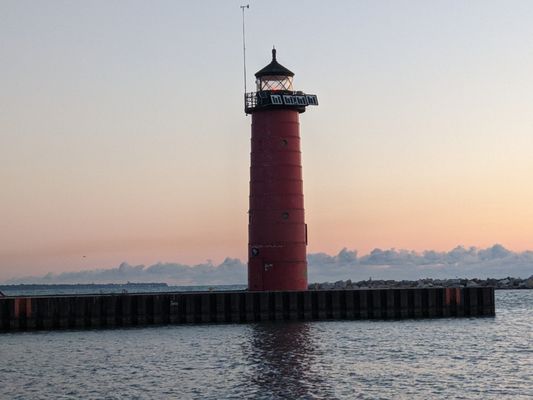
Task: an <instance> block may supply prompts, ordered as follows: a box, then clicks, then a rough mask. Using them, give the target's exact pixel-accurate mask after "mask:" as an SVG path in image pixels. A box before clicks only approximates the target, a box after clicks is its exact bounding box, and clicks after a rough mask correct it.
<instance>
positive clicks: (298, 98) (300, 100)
mask: <svg viewBox="0 0 533 400" xmlns="http://www.w3.org/2000/svg"><path fill="white" fill-rule="evenodd" d="M295 99H296V103H297V104H298V105H299V106H306V105H307V100H306V99H305V96H295Z"/></svg>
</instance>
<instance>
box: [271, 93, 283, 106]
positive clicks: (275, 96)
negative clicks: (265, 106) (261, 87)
mask: <svg viewBox="0 0 533 400" xmlns="http://www.w3.org/2000/svg"><path fill="white" fill-rule="evenodd" d="M270 101H271V102H272V104H283V100H282V99H281V96H280V95H279V94H271V95H270Z"/></svg>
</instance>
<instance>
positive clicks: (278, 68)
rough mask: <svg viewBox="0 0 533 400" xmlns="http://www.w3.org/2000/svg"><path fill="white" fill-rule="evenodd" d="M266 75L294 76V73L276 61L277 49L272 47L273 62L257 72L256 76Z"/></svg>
mask: <svg viewBox="0 0 533 400" xmlns="http://www.w3.org/2000/svg"><path fill="white" fill-rule="evenodd" d="M266 75H284V76H294V73H293V72H292V71H290V70H288V69H287V68H285V67H284V66H283V65H281V64H280V63H278V62H277V61H276V49H272V62H271V63H270V64H268V65H267V66H266V67H265V68H263V69H261V70H259V71H257V72H256V73H255V77H256V78H260V77H262V76H266Z"/></svg>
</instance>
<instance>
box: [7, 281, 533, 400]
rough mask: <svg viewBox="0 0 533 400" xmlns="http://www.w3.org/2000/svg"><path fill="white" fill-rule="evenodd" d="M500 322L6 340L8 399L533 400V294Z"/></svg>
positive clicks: (521, 294)
mask: <svg viewBox="0 0 533 400" xmlns="http://www.w3.org/2000/svg"><path fill="white" fill-rule="evenodd" d="M496 313H497V316H496V317H495V318H479V319H473V318H472V319H438V320H416V321H415V320H407V321H339V322H301V323H300V322H298V323H261V324H249V325H197V326H164V327H150V328H130V329H114V330H92V331H60V332H35V333H16V334H11V333H9V334H0V399H77V398H83V399H169V398H176V399H225V398H232V399H241V398H259V399H294V398H303V399H337V398H338V399H351V398H358V399H401V398H405V399H413V398H417V399H418V398H419V399H428V398H431V399H433V398H442V399H449V398H458V399H476V398H479V399H491V398H498V399H506V398H508V399H521V398H523V399H526V398H527V399H531V398H533V290H522V291H497V292H496Z"/></svg>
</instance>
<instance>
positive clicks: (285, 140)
mask: <svg viewBox="0 0 533 400" xmlns="http://www.w3.org/2000/svg"><path fill="white" fill-rule="evenodd" d="M281 144H282V145H283V147H285V146H287V145H288V144H289V141H288V140H287V139H283V140H282V141H281Z"/></svg>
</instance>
